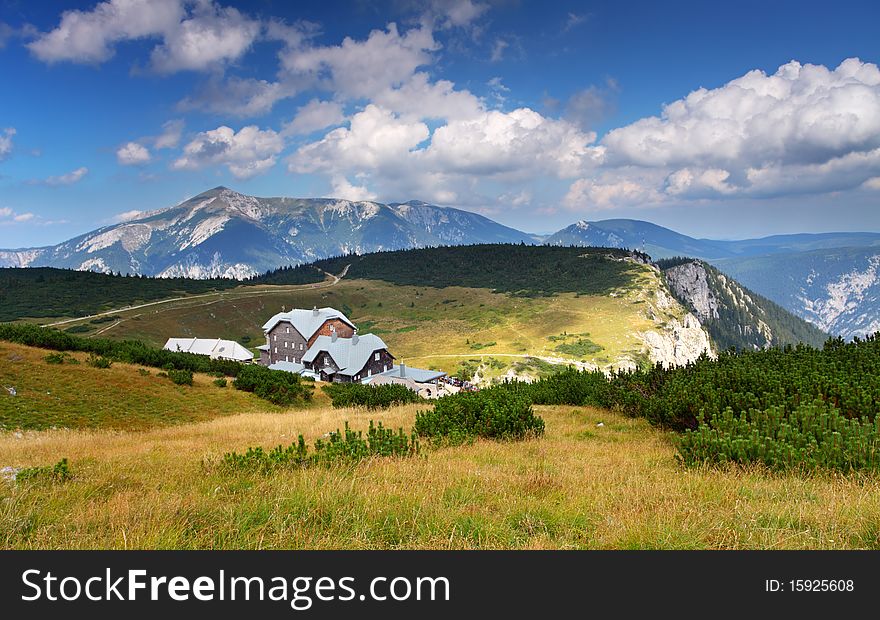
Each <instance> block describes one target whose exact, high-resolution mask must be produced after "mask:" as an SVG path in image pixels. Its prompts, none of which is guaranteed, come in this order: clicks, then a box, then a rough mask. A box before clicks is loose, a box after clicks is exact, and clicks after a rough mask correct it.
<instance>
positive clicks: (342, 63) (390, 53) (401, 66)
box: [280, 23, 439, 99]
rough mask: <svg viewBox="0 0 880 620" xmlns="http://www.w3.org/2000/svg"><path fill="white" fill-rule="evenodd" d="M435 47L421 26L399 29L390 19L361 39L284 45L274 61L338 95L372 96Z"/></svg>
mask: <svg viewBox="0 0 880 620" xmlns="http://www.w3.org/2000/svg"><path fill="white" fill-rule="evenodd" d="M438 49H439V45H438V44H437V42H436V41H435V40H434V36H433V33H432V31H431V29H430V28H428V27H427V26H425V25H420V26H419V27H417V28H412V29H410V30H408V31H407V32H405V33H404V34H400V32H399V31H398V29H397V25H396V24H394V23H391V24H388V26H387V28H386V30H373V31H372V32H371V33H370V34H369V36H368V37H367V39H366V40H364V41H356V40H354V39H352V38H350V37H346V38H345V39H344V40H343V41H342V43H341V44H340V45H331V46H318V47H309V48H305V49H288V50H285V51H283V52H282V53H281V55H280V60H281V66H282V70H283V72H285V73H287V74H288V75H291V76H299V77H303V76H305V77H309V78H310V79H311V81H312V83H313V84H314V85H316V86H320V87H322V88H325V89H327V90H331V91H333V92H335V93H337V94H338V95H339V96H341V97H345V98H366V99H373V98H375V96H376V95H377V94H380V93H382V92H383V91H386V90H388V89H390V88H398V87H400V86H401V85H403V84H404V83H405V82H407V81H408V80H409V79H410V78H411V77H412V76H413V75H414V74H415V72H416V70H417V69H418V68H419V67H421V66H425V65H428V64H429V63H431V61H432V56H431V53H432V52H434V51H436V50H438Z"/></svg>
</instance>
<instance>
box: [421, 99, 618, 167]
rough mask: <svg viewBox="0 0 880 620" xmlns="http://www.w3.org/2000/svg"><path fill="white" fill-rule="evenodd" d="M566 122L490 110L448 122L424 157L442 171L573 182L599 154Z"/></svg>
mask: <svg viewBox="0 0 880 620" xmlns="http://www.w3.org/2000/svg"><path fill="white" fill-rule="evenodd" d="M595 139H596V134H594V133H584V132H582V131H580V130H579V129H578V128H577V127H575V126H574V125H572V124H570V123H568V122H566V121H564V120H554V119H549V118H546V117H544V116H542V115H541V114H539V113H538V112H535V111H534V110H531V109H529V108H519V109H516V110H513V111H511V112H506V113H505V112H501V111H497V110H493V111H490V112H485V113H484V114H483V115H482V116H480V117H479V118H476V119H470V120H461V121H450V122H449V123H447V124H446V125H444V126H442V127H438V128H437V129H436V130H435V131H434V135H433V137H432V139H431V145H430V147H429V148H428V149H427V155H428V157H429V158H430V159H431V161H432V162H433V163H435V164H437V165H439V167H440V168H441V169H443V170H444V171H449V172H466V173H468V174H478V175H494V174H508V173H514V174H517V173H518V174H527V175H534V174H536V173H546V174H550V175H553V176H558V177H562V178H565V177H572V176H576V175H577V174H579V173H581V172H583V170H584V168H585V167H587V166H590V165H592V164H593V163H594V162H598V161H599V160H600V159H601V156H602V151H601V149H597V148H595V147H592V146H590V143H592V142H593V141H594V140H595Z"/></svg>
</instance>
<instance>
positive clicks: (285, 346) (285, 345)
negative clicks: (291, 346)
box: [284, 340, 287, 349]
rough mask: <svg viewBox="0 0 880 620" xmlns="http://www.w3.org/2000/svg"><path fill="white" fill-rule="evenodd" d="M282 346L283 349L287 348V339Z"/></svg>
mask: <svg viewBox="0 0 880 620" xmlns="http://www.w3.org/2000/svg"><path fill="white" fill-rule="evenodd" d="M284 348H285V349H286V348H287V341H286V340H285V341H284Z"/></svg>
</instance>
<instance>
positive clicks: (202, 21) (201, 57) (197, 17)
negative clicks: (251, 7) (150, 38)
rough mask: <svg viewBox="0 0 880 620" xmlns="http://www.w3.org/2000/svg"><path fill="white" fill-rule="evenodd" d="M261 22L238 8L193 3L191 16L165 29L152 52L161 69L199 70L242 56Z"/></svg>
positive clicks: (154, 64)
mask: <svg viewBox="0 0 880 620" xmlns="http://www.w3.org/2000/svg"><path fill="white" fill-rule="evenodd" d="M260 30H261V26H260V23H259V22H258V21H255V20H252V19H250V18H248V17H246V16H244V15H243V14H242V13H240V12H239V11H238V10H237V9H235V8H232V7H220V6H218V5H216V4H214V3H213V2H201V3H198V4H197V5H196V9H195V10H194V11H193V15H192V17H191V18H190V19H185V20H183V21H182V22H180V23H179V24H178V25H177V26H176V27H175V28H173V29H171V30H170V31H169V32H166V33H165V36H164V42H163V43H162V44H161V45H160V46H158V47H156V48H155V49H154V50H153V53H152V54H151V61H152V64H153V67H154V68H155V69H156V70H157V71H159V72H160V73H174V72H175V71H182V70H197V71H198V70H202V69H205V68H207V67H210V66H213V65H217V64H220V63H223V62H225V61H227V60H235V59H237V58H239V57H241V56H242V55H243V54H244V53H245V52H246V51H247V50H248V49H250V47H251V44H253V42H254V40H255V39H256V38H257V36H258V35H259V34H260Z"/></svg>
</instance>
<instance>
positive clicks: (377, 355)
mask: <svg viewBox="0 0 880 620" xmlns="http://www.w3.org/2000/svg"><path fill="white" fill-rule="evenodd" d="M380 357H382V355H381V353H379V352H378V351H376V361H377V362H378V361H379V358H380Z"/></svg>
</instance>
